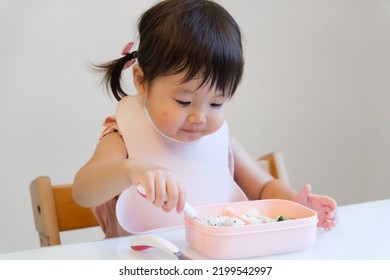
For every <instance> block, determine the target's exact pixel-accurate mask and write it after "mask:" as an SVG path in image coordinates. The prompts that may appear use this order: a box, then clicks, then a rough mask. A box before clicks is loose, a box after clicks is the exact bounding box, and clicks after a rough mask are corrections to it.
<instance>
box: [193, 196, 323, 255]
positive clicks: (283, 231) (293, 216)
mask: <svg viewBox="0 0 390 280" xmlns="http://www.w3.org/2000/svg"><path fill="white" fill-rule="evenodd" d="M195 210H196V213H197V216H198V217H199V219H200V220H201V221H202V222H201V221H199V220H193V219H191V218H189V217H188V216H185V234H186V239H187V242H188V243H189V244H190V245H191V247H193V248H194V249H196V250H197V251H199V252H200V253H201V254H203V255H205V256H206V257H209V258H213V259H240V258H251V257H259V256H265V255H272V254H279V253H287V252H292V251H298V250H303V249H306V248H308V247H310V246H311V245H312V244H314V243H315V241H316V233H317V231H316V225H317V213H316V212H315V211H313V210H311V209H309V208H307V207H304V206H302V205H300V204H298V203H295V202H292V201H289V200H281V199H267V200H256V201H243V202H235V203H227V204H218V205H207V206H198V207H195ZM248 212H252V213H253V212H255V213H256V212H257V213H258V214H260V215H261V216H264V217H267V218H270V219H272V221H268V222H265V223H258V224H253V223H252V224H250V223H247V222H246V221H245V220H243V223H226V224H225V225H224V226H212V225H209V224H206V223H205V222H204V218H205V217H211V218H212V217H218V216H219V217H225V216H228V217H231V218H234V219H237V218H238V219H239V218H240V217H241V215H243V214H247V213H248ZM279 217H283V219H285V220H282V221H273V220H277V219H278V218H279ZM286 218H287V219H286ZM252 222H253V220H252ZM216 224H218V223H216ZM226 225H228V226H226ZM229 225H233V226H229Z"/></svg>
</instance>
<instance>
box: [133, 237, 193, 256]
mask: <svg viewBox="0 0 390 280" xmlns="http://www.w3.org/2000/svg"><path fill="white" fill-rule="evenodd" d="M130 247H131V249H133V250H136V251H143V250H146V249H149V248H157V249H160V250H163V251H165V252H167V253H170V254H174V255H175V256H176V257H177V258H178V259H179V260H191V259H190V258H189V257H187V256H186V255H184V254H183V253H182V252H181V251H180V250H179V248H178V247H177V246H176V245H174V244H173V243H171V242H169V241H168V240H166V239H164V238H162V237H160V236H157V235H134V236H133V237H132V238H131V240H130Z"/></svg>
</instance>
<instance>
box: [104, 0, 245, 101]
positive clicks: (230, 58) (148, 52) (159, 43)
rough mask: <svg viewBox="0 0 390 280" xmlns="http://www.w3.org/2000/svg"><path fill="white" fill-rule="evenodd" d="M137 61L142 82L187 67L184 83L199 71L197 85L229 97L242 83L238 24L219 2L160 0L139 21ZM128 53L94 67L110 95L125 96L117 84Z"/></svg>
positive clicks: (127, 59)
mask: <svg viewBox="0 0 390 280" xmlns="http://www.w3.org/2000/svg"><path fill="white" fill-rule="evenodd" d="M138 32H139V47H138V50H137V52H136V55H137V58H138V63H139V66H140V67H141V69H142V70H143V72H144V79H143V82H146V83H152V82H153V80H154V79H155V78H157V77H159V76H165V75H172V74H178V73H180V72H182V71H187V74H186V76H185V77H184V79H183V82H188V81H190V80H192V79H193V78H195V77H196V76H197V75H199V73H200V74H201V76H202V77H203V80H202V83H201V84H200V87H201V86H203V85H205V84H208V83H209V85H210V88H211V87H214V86H215V87H216V88H217V89H218V90H221V91H222V92H223V94H224V95H225V94H227V95H228V96H229V98H231V97H232V96H233V94H234V92H235V91H236V89H237V86H238V84H239V82H240V81H241V77H242V73H243V66H244V59H243V52H242V44H241V33H240V28H239V26H238V24H237V23H236V21H235V20H234V19H233V17H232V16H231V15H230V14H229V13H228V12H227V11H226V10H225V9H224V8H223V7H221V6H220V5H219V4H217V3H214V2H212V1H208V0H165V1H161V2H159V3H157V4H156V5H154V6H153V7H151V8H150V9H149V10H147V11H146V12H145V13H144V14H143V15H142V16H141V18H140V19H139V22H138ZM130 59H132V56H131V55H127V56H123V57H122V58H119V59H117V60H114V61H112V62H109V63H106V64H103V65H99V66H98V68H99V69H100V70H102V71H104V72H105V76H104V81H105V83H106V85H107V87H110V88H111V91H112V93H113V95H114V97H115V98H116V99H117V100H120V99H121V98H122V97H124V96H126V95H127V94H126V93H125V92H124V91H123V89H122V87H121V72H122V69H123V66H124V65H125V64H126V62H127V61H129V60H130Z"/></svg>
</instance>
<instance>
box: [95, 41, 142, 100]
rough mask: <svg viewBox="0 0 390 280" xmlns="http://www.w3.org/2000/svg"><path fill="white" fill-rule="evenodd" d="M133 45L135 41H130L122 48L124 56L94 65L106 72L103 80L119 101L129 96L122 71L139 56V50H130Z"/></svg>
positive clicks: (98, 69)
mask: <svg viewBox="0 0 390 280" xmlns="http://www.w3.org/2000/svg"><path fill="white" fill-rule="evenodd" d="M132 47H133V42H129V43H128V44H127V45H126V46H125V47H124V48H123V50H122V55H123V57H121V58H118V59H116V60H113V61H110V62H107V63H104V64H101V65H95V67H94V68H95V69H96V70H97V71H99V72H103V73H104V76H103V80H102V82H103V83H104V84H105V85H106V88H107V90H110V89H111V92H112V94H113V96H114V97H115V99H116V100H118V101H119V100H121V99H122V97H125V96H127V94H126V93H125V91H124V90H123V89H122V85H121V82H122V79H121V76H122V71H123V70H124V69H127V68H129V67H130V66H131V65H133V64H134V63H135V59H136V58H137V57H138V52H137V51H133V52H130V50H131V48H132Z"/></svg>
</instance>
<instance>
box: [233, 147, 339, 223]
mask: <svg viewBox="0 0 390 280" xmlns="http://www.w3.org/2000/svg"><path fill="white" fill-rule="evenodd" d="M232 149H233V155H234V179H235V181H236V182H237V184H238V185H239V186H240V187H241V189H242V190H243V191H244V192H245V194H246V195H247V197H248V198H249V199H251V200H256V199H272V198H279V199H287V200H292V201H296V202H298V203H300V204H302V205H305V206H307V207H309V208H311V209H313V210H314V211H316V212H317V214H318V226H319V227H322V228H324V229H325V230H329V229H330V228H332V227H334V226H335V225H336V224H337V215H336V208H337V204H336V202H335V200H334V199H332V198H331V197H328V196H324V195H315V194H311V193H310V192H311V187H310V186H309V185H305V186H304V187H303V188H302V189H301V190H300V191H299V192H298V193H296V191H295V190H294V189H292V188H291V187H290V186H288V185H287V184H285V183H283V182H282V181H280V180H276V179H274V178H273V177H272V176H271V175H269V174H268V173H267V172H265V171H264V170H262V169H261V168H260V167H259V166H258V165H257V164H256V162H255V161H254V160H253V159H252V158H251V157H250V156H249V155H248V153H247V152H246V151H245V149H244V148H243V147H242V146H241V145H240V144H239V143H238V142H237V141H235V140H233V139H232Z"/></svg>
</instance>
